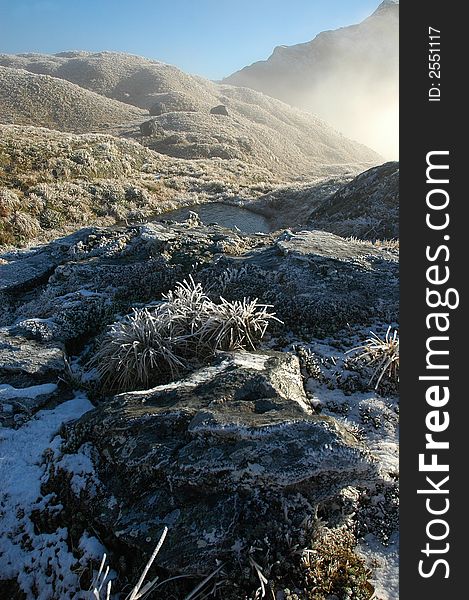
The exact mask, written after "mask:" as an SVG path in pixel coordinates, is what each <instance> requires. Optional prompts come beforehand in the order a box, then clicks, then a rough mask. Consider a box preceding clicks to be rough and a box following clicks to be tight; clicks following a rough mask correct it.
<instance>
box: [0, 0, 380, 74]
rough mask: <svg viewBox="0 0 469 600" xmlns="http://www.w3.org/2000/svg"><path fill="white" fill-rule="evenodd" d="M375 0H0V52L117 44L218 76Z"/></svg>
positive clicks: (363, 11)
mask: <svg viewBox="0 0 469 600" xmlns="http://www.w3.org/2000/svg"><path fill="white" fill-rule="evenodd" d="M379 3H380V0H193V1H190V0H0V52H6V53H19V52H46V53H54V52H61V51H64V50H90V51H99V50H118V51H122V52H130V53H132V54H139V55H142V56H146V57H148V58H155V59H158V60H161V61H163V62H167V63H170V64H174V65H176V66H178V67H180V68H182V69H183V70H185V71H187V72H189V73H194V74H198V75H203V76H204V77H208V78H210V79H221V78H222V77H223V76H225V75H229V74H230V73H232V72H233V71H236V70H237V69H239V68H241V67H243V66H245V65H247V64H250V63H252V62H254V61H256V60H262V59H265V58H267V57H268V56H269V55H270V53H271V52H272V50H273V48H274V47H275V46H277V45H281V44H286V45H291V44H296V43H299V42H306V41H309V40H311V39H313V38H314V36H315V35H316V34H317V33H319V32H321V31H324V30H326V29H336V28H338V27H343V26H346V25H351V24H352V23H358V22H359V21H361V20H363V19H364V18H365V17H367V16H368V15H369V14H371V13H372V12H373V11H374V10H375V9H376V7H377V6H378V4H379Z"/></svg>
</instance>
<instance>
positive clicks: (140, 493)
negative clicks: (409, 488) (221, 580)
mask: <svg viewBox="0 0 469 600" xmlns="http://www.w3.org/2000/svg"><path fill="white" fill-rule="evenodd" d="M66 440H67V442H66V446H65V451H66V452H68V453H71V454H73V453H75V452H79V451H80V448H81V447H83V445H85V444H86V445H87V447H89V446H90V445H91V446H92V448H93V452H94V462H95V467H96V470H97V472H98V473H99V478H100V480H101V484H100V486H99V491H98V492H96V486H95V482H90V487H89V490H93V492H92V493H89V495H88V496H87V494H86V493H81V494H80V496H79V497H76V496H75V500H74V502H75V503H76V504H75V507H74V510H79V511H80V512H82V513H83V514H85V515H86V518H87V520H89V522H95V523H96V525H97V526H98V527H99V528H104V530H106V532H107V535H109V536H110V538H111V539H112V538H113V539H115V540H116V539H117V540H119V542H121V543H124V544H126V545H127V546H128V547H130V548H134V549H135V550H139V551H141V552H148V551H151V550H152V549H153V546H154V545H155V543H156V541H157V539H158V537H159V535H160V534H161V531H162V528H163V526H164V525H167V526H168V527H169V528H170V533H169V536H168V541H167V542H166V543H165V545H164V547H163V549H162V550H161V552H160V554H159V555H158V559H157V562H158V564H160V565H161V566H164V567H166V568H168V569H170V570H171V571H189V572H190V571H193V570H196V571H204V570H207V568H208V565H209V563H211V562H212V563H213V561H214V559H215V558H220V557H222V556H223V554H226V553H229V552H231V551H232V549H233V548H234V547H239V545H240V544H241V545H242V546H244V545H246V544H249V543H253V541H254V539H253V536H254V538H255V537H256V536H261V538H259V539H262V536H265V535H267V533H268V531H269V530H270V531H272V527H274V529H273V530H274V531H275V528H276V527H281V526H284V525H285V514H286V512H285V511H288V510H290V512H289V522H291V523H292V530H293V529H294V527H295V526H299V524H300V523H302V522H304V521H305V519H307V518H308V517H311V515H312V512H314V509H313V507H314V505H315V504H317V503H318V502H321V501H324V500H325V499H328V498H331V497H332V496H334V495H335V494H336V493H337V491H338V490H340V489H342V488H343V487H345V486H348V485H357V484H358V483H360V482H362V483H363V482H364V481H368V480H369V479H370V478H372V476H373V474H374V473H375V465H374V463H373V462H372V461H371V459H370V457H369V453H368V452H367V450H366V448H365V447H364V446H363V445H362V444H361V443H360V442H359V441H358V439H357V438H356V437H355V436H354V435H353V434H352V433H351V432H350V431H348V430H347V429H345V428H344V427H343V426H341V425H340V424H339V423H338V422H337V421H335V420H334V419H331V418H328V417H321V416H318V415H316V414H315V413H314V412H313V410H312V409H311V408H310V407H309V404H308V400H307V398H306V396H305V393H304V389H303V385H302V379H301V374H300V368H299V363H298V360H297V358H296V357H295V356H293V355H291V354H287V353H277V352H264V353H222V354H220V356H219V360H218V362H217V363H216V364H215V365H213V366H210V367H207V368H205V369H202V370H200V371H198V372H196V373H194V374H193V375H192V376H191V377H189V378H188V379H186V380H184V381H181V382H178V383H174V384H168V385H164V386H158V387H156V388H154V389H151V390H147V391H141V392H131V393H125V394H120V395H118V396H115V397H114V398H113V399H111V400H109V401H107V402H104V403H103V404H101V405H100V406H99V407H98V408H97V409H96V410H94V411H91V412H90V413H88V414H86V415H84V416H83V417H82V418H81V419H80V420H79V421H78V422H76V423H75V424H74V425H72V426H71V427H69V428H68V430H67V432H66ZM54 478H55V479H56V481H57V483H56V484H53V483H52V488H51V489H52V490H54V491H56V492H57V493H59V495H60V493H62V494H63V490H62V492H60V488H61V486H62V487H63V481H64V478H63V477H60V474H59V473H57V472H56V473H54V474H53V476H52V481H53V480H54ZM65 480H67V478H65ZM85 488H86V486H85ZM68 498H70V495H68ZM69 501H70V500H69ZM295 524H296V525H295Z"/></svg>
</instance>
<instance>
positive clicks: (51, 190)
mask: <svg viewBox="0 0 469 600" xmlns="http://www.w3.org/2000/svg"><path fill="white" fill-rule="evenodd" d="M275 183H278V180H277V179H276V178H275V177H274V176H273V175H272V174H271V173H269V172H268V171H265V170H262V169H259V168H256V167H254V166H252V165H249V164H245V163H243V162H241V161H237V160H230V161H227V160H221V159H213V160H199V161H189V160H181V159H172V158H168V157H166V156H163V155H161V154H158V153H156V152H153V151H151V150H149V149H147V148H144V147H143V146H141V145H140V144H138V143H136V142H133V141H131V140H125V139H119V138H116V137H114V136H111V135H103V134H82V135H75V134H70V133H63V132H59V131H51V130H48V129H45V128H37V127H26V126H17V125H0V246H1V245H3V244H6V245H9V244H14V245H23V244H26V243H29V242H31V241H33V240H37V239H41V240H42V241H44V240H46V239H52V238H54V237H57V236H58V235H59V234H61V233H64V232H67V231H73V230H76V229H78V228H79V227H83V226H85V225H90V224H96V225H109V224H114V223H123V222H141V221H143V220H145V219H149V218H151V217H153V216H155V215H158V214H160V213H162V212H164V211H168V210H171V209H174V208H176V207H178V206H185V205H192V204H198V203H202V202H207V201H210V200H217V199H220V198H222V199H228V198H231V197H238V196H243V197H245V198H253V197H256V196H259V195H261V194H262V193H263V192H265V191H266V190H268V189H271V188H272V186H273V185H274V184H275Z"/></svg>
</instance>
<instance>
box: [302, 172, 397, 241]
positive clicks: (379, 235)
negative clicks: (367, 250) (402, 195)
mask: <svg viewBox="0 0 469 600" xmlns="http://www.w3.org/2000/svg"><path fill="white" fill-rule="evenodd" d="M308 225H309V226H311V227H314V229H320V230H322V231H330V232H331V233H335V234H336V235H341V236H344V237H346V236H354V237H358V238H361V239H365V240H375V239H396V238H398V237H399V163H396V162H389V163H386V164H384V165H381V166H379V167H375V168H373V169H370V170H368V171H365V173H360V175H358V176H357V177H355V179H353V181H351V182H350V183H347V184H345V185H343V186H341V187H340V188H339V189H338V190H337V192H335V194H332V195H331V196H330V197H329V198H327V199H326V200H324V201H323V202H321V203H319V205H318V206H317V207H315V208H314V209H313V211H312V212H311V214H310V217H309V220H308Z"/></svg>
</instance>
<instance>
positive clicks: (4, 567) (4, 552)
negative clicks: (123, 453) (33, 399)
mask: <svg viewBox="0 0 469 600" xmlns="http://www.w3.org/2000/svg"><path fill="white" fill-rule="evenodd" d="M4 387H6V386H0V399H1V395H2V391H3V388H4ZM36 387H38V388H39V387H43V386H36ZM31 393H32V392H31V390H29V397H30V396H31ZM18 395H20V394H18ZM91 408H92V405H91V403H90V402H89V400H88V399H87V398H86V396H84V395H82V394H77V395H76V396H75V398H73V399H72V400H69V401H68V402H64V403H63V404H60V405H59V406H57V407H56V408H54V409H52V410H42V411H40V412H38V413H37V414H36V415H35V416H34V417H33V418H32V419H31V420H30V421H29V422H27V423H26V424H25V425H23V426H22V427H21V428H20V429H9V428H6V427H2V428H0V481H1V482H2V488H1V492H0V580H17V581H18V585H19V587H20V589H21V590H22V591H23V592H24V593H25V594H26V597H27V598H35V599H37V600H50V599H51V598H60V599H61V600H66V599H70V600H71V599H72V598H73V599H74V600H79V599H81V598H86V597H88V596H89V594H86V593H84V592H79V591H78V590H79V589H80V576H81V575H82V574H83V571H84V570H85V569H86V568H87V566H88V565H89V564H90V562H91V561H100V560H101V557H102V554H103V552H104V548H103V546H102V545H101V544H100V542H99V541H98V540H97V539H96V538H95V537H93V536H89V535H84V536H82V538H81V540H80V543H79V547H78V548H70V547H69V544H68V532H67V529H65V528H63V527H58V528H57V529H56V530H55V531H51V532H50V533H38V530H37V525H36V523H35V515H37V514H38V513H39V512H42V511H44V509H45V508H46V507H48V506H49V503H50V501H51V500H52V498H51V495H45V496H44V495H42V493H41V482H42V479H43V477H44V474H45V471H46V468H47V462H46V459H47V455H49V456H50V455H51V454H56V453H57V452H58V450H59V447H60V442H61V438H60V436H59V435H57V433H58V431H59V429H60V427H61V425H62V424H63V423H66V422H68V421H71V420H73V419H76V418H78V417H80V416H81V415H82V414H84V413H85V412H87V411H88V410H90V409H91ZM83 458H84V459H85V460H84V461H82V464H81V465H80V464H76V465H69V466H68V467H69V470H71V469H75V471H76V472H77V473H76V475H75V477H79V473H80V470H83V469H87V468H88V465H86V457H83ZM49 508H50V507H49ZM60 508H61V507H60V505H55V509H56V510H57V511H60ZM0 595H1V594H0ZM2 597H4V596H2Z"/></svg>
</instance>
